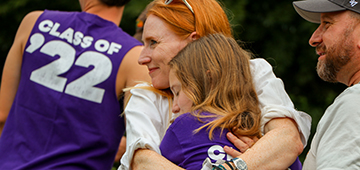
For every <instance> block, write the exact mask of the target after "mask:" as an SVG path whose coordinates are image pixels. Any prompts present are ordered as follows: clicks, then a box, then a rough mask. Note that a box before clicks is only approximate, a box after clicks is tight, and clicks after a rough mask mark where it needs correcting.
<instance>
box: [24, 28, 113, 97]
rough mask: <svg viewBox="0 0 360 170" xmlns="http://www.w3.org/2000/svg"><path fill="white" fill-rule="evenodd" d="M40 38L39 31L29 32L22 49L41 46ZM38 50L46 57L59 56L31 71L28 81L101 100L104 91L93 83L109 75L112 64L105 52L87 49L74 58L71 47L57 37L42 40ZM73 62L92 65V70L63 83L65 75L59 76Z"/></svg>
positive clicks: (74, 52)
mask: <svg viewBox="0 0 360 170" xmlns="http://www.w3.org/2000/svg"><path fill="white" fill-rule="evenodd" d="M44 41H45V38H44V36H43V35H42V34H40V33H36V34H34V35H32V36H31V38H30V43H31V45H30V46H29V47H28V48H26V50H25V51H26V52H28V53H33V52H34V51H35V50H37V49H39V48H40V47H41V46H42V45H43V43H44ZM40 52H41V53H44V54H46V55H49V56H50V57H54V56H56V55H58V56H59V57H60V58H59V59H57V60H55V61H53V62H51V63H49V64H47V65H45V66H42V67H40V68H38V69H36V70H34V71H33V72H32V73H31V76H30V80H31V81H34V82H36V83H38V84H41V85H43V86H45V87H48V88H50V89H53V90H55V91H58V92H64V93H66V94H69V95H72V96H75V97H78V98H81V99H85V100H89V101H93V102H96V103H101V101H102V99H103V97H104V93H105V90H104V89H102V88H98V87H94V86H95V85H97V84H100V83H101V82H103V81H105V80H106V79H107V78H108V77H109V76H110V74H111V70H112V63H111V61H110V59H109V58H108V57H107V56H106V55H104V54H101V53H99V52H95V51H87V52H84V53H82V54H81V55H80V56H79V57H78V58H77V60H76V61H75V54H76V51H75V49H74V48H73V47H72V46H70V45H69V44H67V43H65V42H63V41H59V40H53V41H50V42H48V43H46V44H45V45H44V46H43V47H42V48H41V49H40ZM74 63H75V65H77V66H82V67H89V66H91V65H92V66H94V69H92V70H91V71H89V72H88V73H86V74H84V75H83V76H81V77H79V78H78V79H76V80H74V81H72V82H70V83H69V84H68V85H66V82H67V78H64V77H60V76H59V75H61V74H63V73H65V72H67V71H68V70H70V68H71V67H72V65H73V64H74Z"/></svg>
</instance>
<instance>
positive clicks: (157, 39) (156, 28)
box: [138, 15, 188, 89]
mask: <svg viewBox="0 0 360 170" xmlns="http://www.w3.org/2000/svg"><path fill="white" fill-rule="evenodd" d="M142 39H143V41H144V49H143V50H142V52H141V54H140V58H139V60H138V62H139V64H141V65H146V66H147V67H148V69H149V75H150V77H151V79H152V84H153V86H154V87H155V88H157V89H166V88H169V87H170V85H169V71H170V68H169V65H168V63H169V61H170V60H171V59H172V58H173V57H175V55H176V54H177V53H178V52H179V51H180V50H181V49H183V48H184V47H185V46H186V45H187V44H188V42H187V40H186V39H182V38H181V37H180V36H178V35H176V34H175V33H174V32H173V31H172V30H170V29H169V28H168V25H167V23H165V21H164V20H162V19H161V18H159V17H157V16H155V15H149V16H148V18H147V19H146V22H145V25H144V32H143V37H142Z"/></svg>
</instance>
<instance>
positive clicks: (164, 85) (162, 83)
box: [152, 81, 170, 90]
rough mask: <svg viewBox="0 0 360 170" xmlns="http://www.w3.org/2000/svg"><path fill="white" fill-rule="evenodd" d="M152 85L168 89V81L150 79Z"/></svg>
mask: <svg viewBox="0 0 360 170" xmlns="http://www.w3.org/2000/svg"><path fill="white" fill-rule="evenodd" d="M152 85H153V87H155V88H156V89H160V90H162V89H168V88H169V87H170V86H169V83H164V82H158V81H152Z"/></svg>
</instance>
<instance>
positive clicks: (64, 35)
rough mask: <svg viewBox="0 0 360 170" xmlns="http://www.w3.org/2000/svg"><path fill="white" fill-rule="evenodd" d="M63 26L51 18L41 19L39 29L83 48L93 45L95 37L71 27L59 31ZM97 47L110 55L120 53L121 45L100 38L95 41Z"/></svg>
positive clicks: (99, 50)
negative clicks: (85, 34)
mask: <svg viewBox="0 0 360 170" xmlns="http://www.w3.org/2000/svg"><path fill="white" fill-rule="evenodd" d="M60 27H61V24H60V23H57V22H55V23H54V22H53V21H51V20H44V21H41V22H40V24H39V27H38V28H39V30H40V31H41V32H43V33H49V35H52V36H55V37H59V38H61V39H64V40H66V41H67V42H68V43H69V44H74V45H75V46H78V45H80V46H81V47H82V48H88V47H90V46H91V45H92V43H93V41H94V38H93V37H92V36H84V34H83V33H82V32H80V31H76V32H75V30H74V29H73V28H71V27H69V28H66V29H65V31H63V32H59V31H58V29H59V28H60ZM94 47H95V49H96V50H97V51H98V52H106V53H107V54H109V55H112V54H114V53H118V52H119V51H120V49H121V47H122V46H121V45H120V44H117V43H115V42H111V43H110V42H109V41H107V40H104V39H99V40H97V41H96V42H95V46H94Z"/></svg>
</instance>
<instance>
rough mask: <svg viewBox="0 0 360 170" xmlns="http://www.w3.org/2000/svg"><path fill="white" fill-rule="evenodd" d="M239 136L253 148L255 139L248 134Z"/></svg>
mask: <svg viewBox="0 0 360 170" xmlns="http://www.w3.org/2000/svg"><path fill="white" fill-rule="evenodd" d="M238 138H239V139H240V140H241V141H243V142H244V143H245V144H246V145H247V146H248V148H251V147H252V146H253V145H254V144H255V141H254V140H253V139H251V138H249V137H247V136H238ZM248 148H246V149H248Z"/></svg>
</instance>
